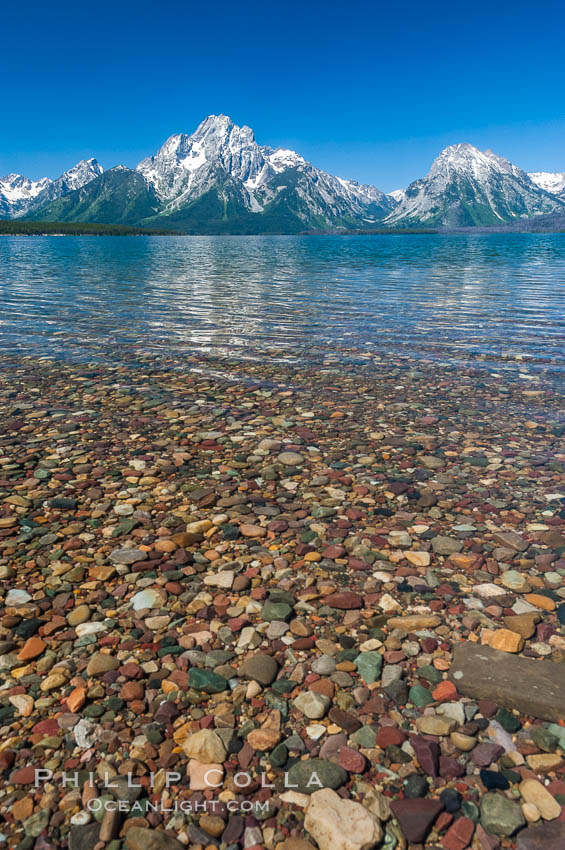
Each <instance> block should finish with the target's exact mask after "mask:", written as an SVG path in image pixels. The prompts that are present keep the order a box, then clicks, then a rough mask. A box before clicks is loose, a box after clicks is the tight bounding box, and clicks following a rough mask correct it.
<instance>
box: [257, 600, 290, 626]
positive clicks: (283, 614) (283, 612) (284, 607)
mask: <svg viewBox="0 0 565 850" xmlns="http://www.w3.org/2000/svg"><path fill="white" fill-rule="evenodd" d="M291 615H292V608H291V607H290V605H289V604H288V603H287V602H271V600H270V599H269V600H267V602H265V604H264V605H263V608H262V609H261V619H262V620H263V621H264V622H271V621H272V620H280V621H282V622H286V621H287V620H290V617H291Z"/></svg>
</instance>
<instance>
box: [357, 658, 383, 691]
mask: <svg viewBox="0 0 565 850" xmlns="http://www.w3.org/2000/svg"><path fill="white" fill-rule="evenodd" d="M355 666H356V668H357V672H358V673H359V675H360V676H361V678H362V679H363V681H364V682H365V683H366V684H367V685H371V684H372V683H373V682H376V681H377V680H378V679H380V676H381V669H382V666H383V657H382V655H379V653H378V652H374V651H371V652H360V653H359V655H358V656H357V658H356V659H355Z"/></svg>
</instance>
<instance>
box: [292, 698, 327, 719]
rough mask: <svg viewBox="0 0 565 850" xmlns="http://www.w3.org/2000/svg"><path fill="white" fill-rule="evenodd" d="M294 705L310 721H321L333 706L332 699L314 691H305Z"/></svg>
mask: <svg viewBox="0 0 565 850" xmlns="http://www.w3.org/2000/svg"><path fill="white" fill-rule="evenodd" d="M294 705H295V706H296V708H297V709H298V710H299V711H301V712H302V714H304V715H305V716H306V717H308V718H309V720H320V718H321V717H323V716H324V714H325V713H326V711H327V710H328V708H329V706H330V705H331V699H330V698H329V697H326V696H324V694H316V693H314V691H303V693H301V694H299V695H298V696H297V697H296V699H295V700H294Z"/></svg>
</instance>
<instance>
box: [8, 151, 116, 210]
mask: <svg viewBox="0 0 565 850" xmlns="http://www.w3.org/2000/svg"><path fill="white" fill-rule="evenodd" d="M103 170H104V169H103V168H102V166H101V165H100V164H99V163H98V162H97V161H96V160H95V159H94V158H91V159H82V160H81V161H80V162H77V164H76V165H75V166H73V167H72V168H70V169H69V170H68V171H65V173H64V174H61V176H60V177H58V178H57V179H56V180H51V179H50V178H49V177H43V178H42V179H41V180H35V181H34V180H30V179H29V178H27V177H23V176H22V175H21V174H9V175H8V176H7V177H0V216H5V217H8V218H20V217H22V216H25V215H27V214H28V213H30V212H31V211H33V210H35V209H39V208H40V207H42V206H44V205H45V204H47V203H49V202H50V201H53V200H55V199H56V198H60V197H61V196H62V195H66V194H67V193H68V192H72V191H74V190H75V189H80V188H81V187H82V186H84V185H86V183H90V181H91V180H94V179H95V178H96V177H99V176H100V174H102V172H103Z"/></svg>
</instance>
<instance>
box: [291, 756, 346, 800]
mask: <svg viewBox="0 0 565 850" xmlns="http://www.w3.org/2000/svg"><path fill="white" fill-rule="evenodd" d="M347 779H348V776H347V771H346V770H344V769H343V767H340V766H339V764H333V762H331V761H324V760H323V759H307V760H305V761H298V762H296V763H295V764H293V765H292V767H291V768H290V770H289V771H288V774H287V780H286V781H287V786H288V788H289V790H293V791H298V792H299V793H300V794H313V793H314V791H319V790H320V788H333V790H334V791H335V790H336V789H337V788H340V787H341V786H342V785H344V784H345V783H346V782H347Z"/></svg>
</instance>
